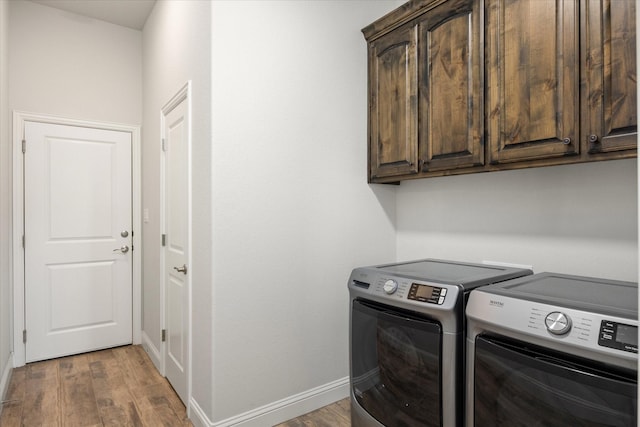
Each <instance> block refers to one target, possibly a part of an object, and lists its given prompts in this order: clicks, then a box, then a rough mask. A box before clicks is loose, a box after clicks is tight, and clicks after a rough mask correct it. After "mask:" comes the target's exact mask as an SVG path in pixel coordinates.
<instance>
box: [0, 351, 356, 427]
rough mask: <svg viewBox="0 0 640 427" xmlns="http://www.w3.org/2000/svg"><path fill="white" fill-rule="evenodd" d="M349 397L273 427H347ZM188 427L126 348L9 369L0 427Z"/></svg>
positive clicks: (150, 370) (166, 388)
mask: <svg viewBox="0 0 640 427" xmlns="http://www.w3.org/2000/svg"><path fill="white" fill-rule="evenodd" d="M350 425H351V421H350V412H349V399H343V400H340V401H338V402H336V403H334V404H331V405H328V406H325V407H324V408H320V409H318V410H316V411H313V412H311V413H309V414H306V415H303V416H300V417H298V418H294V419H292V420H289V421H287V422H285V423H282V424H279V425H278V426H276V427H349V426H350ZM35 426H38V427H85V426H87V427H88V426H91V427H94V426H95V427H98V426H100V427H105V426H112V427H124V426H131V427H147V426H148V427H157V426H166V427H193V424H191V422H190V421H189V419H188V418H187V415H186V411H185V407H184V405H183V404H182V401H181V400H180V399H179V398H178V396H177V395H176V393H175V391H174V390H173V389H172V388H171V386H170V385H169V383H168V382H167V380H166V378H163V377H162V376H161V375H160V374H159V373H158V371H157V370H156V368H155V366H153V363H152V362H151V360H150V359H149V357H148V356H147V354H146V353H145V352H144V350H143V349H142V347H141V346H138V345H130V346H125V347H118V348H112V349H107V350H102V351H96V352H93V353H85V354H80V355H76V356H69V357H62V358H59V359H52V360H46V361H44V362H36V363H29V364H27V365H26V366H22V367H20V368H16V369H14V370H13V374H12V376H11V381H10V383H9V390H8V392H7V396H6V398H5V400H4V401H3V402H2V413H1V415H0V427H35Z"/></svg>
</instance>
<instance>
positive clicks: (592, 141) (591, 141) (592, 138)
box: [589, 135, 598, 144]
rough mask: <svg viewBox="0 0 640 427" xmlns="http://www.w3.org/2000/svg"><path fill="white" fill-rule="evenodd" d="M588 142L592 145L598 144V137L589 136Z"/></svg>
mask: <svg viewBox="0 0 640 427" xmlns="http://www.w3.org/2000/svg"><path fill="white" fill-rule="evenodd" d="M589 142H590V143H592V144H595V143H596V142H598V135H589Z"/></svg>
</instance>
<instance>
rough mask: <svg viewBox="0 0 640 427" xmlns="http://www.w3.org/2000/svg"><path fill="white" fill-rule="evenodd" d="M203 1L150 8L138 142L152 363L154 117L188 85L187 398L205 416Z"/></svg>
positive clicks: (156, 186) (207, 119)
mask: <svg viewBox="0 0 640 427" xmlns="http://www.w3.org/2000/svg"><path fill="white" fill-rule="evenodd" d="M210 4H211V3H210V2H208V1H183V0H175V1H169V0H163V1H159V2H157V3H156V6H155V7H154V9H153V11H152V12H151V15H150V16H149V18H148V20H147V22H146V24H145V27H144V30H143V75H144V79H143V81H144V86H143V93H144V103H143V108H144V121H143V138H142V159H143V165H142V170H143V177H142V188H143V196H142V199H143V200H142V205H143V209H147V210H148V212H149V221H148V222H146V223H144V224H143V247H144V253H143V313H144V315H143V341H144V343H145V346H146V348H147V349H148V350H149V352H150V354H151V356H152V358H153V359H154V362H155V363H156V364H158V363H159V359H160V351H161V342H160V338H161V334H160V331H161V320H162V319H161V312H160V271H159V267H160V250H161V247H160V236H161V224H160V159H161V157H160V154H161V153H160V111H161V109H162V107H163V106H164V105H165V104H166V103H167V102H168V101H169V100H170V99H171V98H172V97H173V96H174V95H175V94H176V93H177V92H178V91H179V90H180V89H181V88H182V87H183V86H184V85H185V83H187V81H189V80H191V82H192V94H193V95H192V140H193V142H192V144H193V146H192V157H193V159H192V161H193V168H192V171H191V178H192V180H193V192H192V197H193V204H192V209H193V213H192V221H193V224H192V227H193V241H192V249H193V252H192V264H191V265H190V266H189V271H190V273H189V275H190V276H191V279H192V287H193V291H192V294H193V310H192V313H191V316H192V318H193V330H192V333H193V351H192V357H193V360H192V362H193V365H192V369H193V372H194V374H193V387H192V393H193V394H192V398H193V400H194V401H195V402H196V404H197V405H199V406H201V407H202V410H203V411H205V412H206V413H207V414H210V413H211V400H212V399H211V393H212V385H211V382H212V373H211V372H212V367H211V353H212V350H211V348H212V340H213V339H214V337H213V335H212V331H211V310H212V308H211V305H212V298H211V294H212V285H211V270H212V266H211V254H212V251H213V249H212V243H211V86H210V82H211V65H210V64H211V56H210V55H211V49H210V46H211V12H210V7H211V6H210Z"/></svg>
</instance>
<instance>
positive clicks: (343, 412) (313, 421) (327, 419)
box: [275, 398, 351, 427]
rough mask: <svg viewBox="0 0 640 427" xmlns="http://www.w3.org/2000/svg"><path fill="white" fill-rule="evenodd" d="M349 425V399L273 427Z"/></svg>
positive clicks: (334, 426)
mask: <svg viewBox="0 0 640 427" xmlns="http://www.w3.org/2000/svg"><path fill="white" fill-rule="evenodd" d="M350 425H351V412H350V409H349V398H347V399H342V400H339V401H337V402H336V403H333V404H331V405H328V406H325V407H323V408H320V409H318V410H316V411H313V412H310V413H308V414H306V415H303V416H301V417H298V418H294V419H292V420H289V421H287V422H285V423H282V424H278V425H277V426H275V427H349V426H350Z"/></svg>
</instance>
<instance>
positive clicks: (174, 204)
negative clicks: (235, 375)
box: [163, 97, 190, 406]
mask: <svg viewBox="0 0 640 427" xmlns="http://www.w3.org/2000/svg"><path fill="white" fill-rule="evenodd" d="M163 138H164V143H163V149H164V235H165V238H164V273H163V275H164V283H165V295H164V301H165V303H164V308H165V319H164V324H165V329H166V337H165V339H166V342H165V346H164V348H165V376H166V377H167V379H168V380H169V382H170V383H171V385H172V386H173V388H174V389H175V391H176V392H177V393H178V395H179V396H180V398H181V399H182V401H183V402H184V403H185V405H187V406H189V405H188V396H187V395H188V393H187V390H188V364H189V335H188V327H189V324H188V321H189V318H188V313H189V310H188V307H189V305H188V304H189V291H188V289H189V274H190V271H189V268H190V267H189V265H188V264H189V250H188V249H189V226H188V224H189V223H188V220H189V208H188V207H189V165H188V161H189V118H188V100H187V98H186V97H185V98H182V100H181V101H180V102H179V103H177V105H175V106H172V107H171V108H170V110H169V111H163Z"/></svg>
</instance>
